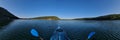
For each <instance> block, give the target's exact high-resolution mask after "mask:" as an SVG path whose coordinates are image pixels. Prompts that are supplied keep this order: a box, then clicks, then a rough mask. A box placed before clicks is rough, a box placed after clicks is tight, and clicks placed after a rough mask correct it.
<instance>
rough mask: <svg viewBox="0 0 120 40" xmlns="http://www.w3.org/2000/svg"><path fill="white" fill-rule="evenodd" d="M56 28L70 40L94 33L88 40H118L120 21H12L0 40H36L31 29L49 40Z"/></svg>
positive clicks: (83, 37)
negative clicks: (59, 28)
mask: <svg viewBox="0 0 120 40" xmlns="http://www.w3.org/2000/svg"><path fill="white" fill-rule="evenodd" d="M58 26H61V27H62V28H63V30H64V31H65V32H66V34H67V36H68V37H69V38H70V39H71V40H87V37H88V34H89V33H90V32H96V33H95V35H93V36H92V38H90V39H89V40H120V20H114V21H93V20H88V21H85V20H79V21H78V20H59V21H55V20H14V21H13V22H11V23H10V24H8V25H6V26H4V27H3V28H2V29H0V40H38V39H39V38H37V37H34V36H32V35H31V33H30V30H31V29H33V28H34V29H36V30H37V31H38V32H39V35H40V36H41V37H42V38H43V39H44V40H49V39H50V37H51V36H52V34H53V32H54V31H55V30H56V28H57V27H58Z"/></svg>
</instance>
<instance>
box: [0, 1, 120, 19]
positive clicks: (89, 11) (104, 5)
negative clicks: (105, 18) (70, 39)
mask: <svg viewBox="0 0 120 40" xmlns="http://www.w3.org/2000/svg"><path fill="white" fill-rule="evenodd" d="M0 7H4V8H5V9H7V10H8V11H10V12H11V13H12V14H14V15H16V16H18V17H20V18H30V17H39V16H58V17H60V18H68V19H69V18H82V17H96V16H101V15H107V14H119V13H120V0H0Z"/></svg>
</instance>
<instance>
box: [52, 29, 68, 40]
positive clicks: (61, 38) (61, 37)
mask: <svg viewBox="0 0 120 40" xmlns="http://www.w3.org/2000/svg"><path fill="white" fill-rule="evenodd" d="M50 40H70V39H69V38H68V37H67V35H66V33H65V31H63V29H62V28H61V27H58V28H57V29H56V30H55V32H54V33H53V35H52V36H51V38H50Z"/></svg>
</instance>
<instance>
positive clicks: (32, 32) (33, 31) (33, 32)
mask: <svg viewBox="0 0 120 40" xmlns="http://www.w3.org/2000/svg"><path fill="white" fill-rule="evenodd" d="M30 33H31V34H32V35H33V36H35V37H38V36H39V34H38V32H37V31H36V30H35V29H31V32H30Z"/></svg>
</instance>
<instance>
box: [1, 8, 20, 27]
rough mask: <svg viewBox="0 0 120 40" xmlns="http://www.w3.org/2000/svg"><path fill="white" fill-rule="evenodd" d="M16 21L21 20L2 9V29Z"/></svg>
mask: <svg viewBox="0 0 120 40" xmlns="http://www.w3.org/2000/svg"><path fill="white" fill-rule="evenodd" d="M14 19H19V18H18V17H16V16H15V15H13V14H11V13H10V12H8V11H7V10H6V9H4V8H2V7H0V27H1V26H4V25H7V24H8V23H10V22H11V21H13V20H14Z"/></svg>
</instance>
